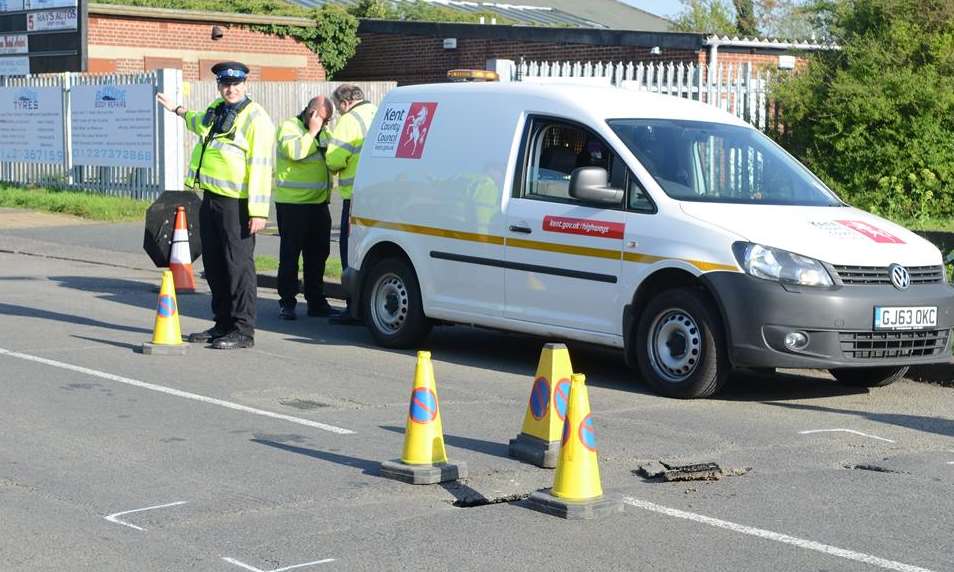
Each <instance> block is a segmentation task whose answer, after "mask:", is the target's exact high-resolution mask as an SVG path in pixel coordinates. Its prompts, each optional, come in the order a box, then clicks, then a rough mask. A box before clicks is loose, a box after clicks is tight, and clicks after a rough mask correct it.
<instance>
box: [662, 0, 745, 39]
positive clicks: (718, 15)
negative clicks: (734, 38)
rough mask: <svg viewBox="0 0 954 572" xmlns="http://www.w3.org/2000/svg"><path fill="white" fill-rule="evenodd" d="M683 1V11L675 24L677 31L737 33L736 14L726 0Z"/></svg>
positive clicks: (720, 33) (719, 33)
mask: <svg viewBox="0 0 954 572" xmlns="http://www.w3.org/2000/svg"><path fill="white" fill-rule="evenodd" d="M682 3H683V7H682V12H681V13H680V14H679V15H678V16H677V17H676V24H675V26H674V28H675V29H676V30H677V31H681V32H704V33H706V34H718V35H720V36H725V35H730V36H731V35H733V34H734V33H735V23H734V21H733V18H734V17H735V14H734V13H733V10H732V7H731V6H730V5H728V4H726V3H725V0H683V2H682Z"/></svg>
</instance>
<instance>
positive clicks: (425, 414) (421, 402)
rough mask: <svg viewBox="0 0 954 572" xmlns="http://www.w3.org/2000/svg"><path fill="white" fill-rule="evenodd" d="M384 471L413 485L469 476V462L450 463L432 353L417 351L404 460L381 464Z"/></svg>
mask: <svg viewBox="0 0 954 572" xmlns="http://www.w3.org/2000/svg"><path fill="white" fill-rule="evenodd" d="M381 474H382V475H384V476H385V477H390V478H392V479H397V480H399V481H404V482H406V483H411V484H412V485H432V484H435V483H443V482H447V481H456V480H457V479H462V478H465V477H466V476H467V465H465V464H464V463H458V464H456V465H452V464H450V463H448V462H447V452H446V451H445V450H444V428H443V425H442V424H441V412H440V409H439V406H438V401H437V386H436V384H435V383H434V367H433V366H432V365H431V352H417V367H416V368H415V369H414V385H413V387H412V388H411V403H410V407H408V413H407V424H406V426H405V430H404V450H403V452H402V453H401V459H400V460H397V461H385V462H384V463H381Z"/></svg>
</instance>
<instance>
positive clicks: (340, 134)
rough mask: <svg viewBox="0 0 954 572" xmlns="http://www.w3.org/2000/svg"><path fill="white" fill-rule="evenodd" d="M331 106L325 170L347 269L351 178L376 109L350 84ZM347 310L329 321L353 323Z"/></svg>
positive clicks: (340, 90) (339, 91) (337, 92)
mask: <svg viewBox="0 0 954 572" xmlns="http://www.w3.org/2000/svg"><path fill="white" fill-rule="evenodd" d="M332 98H333V99H334V100H335V106H337V108H338V113H339V114H340V116H339V118H338V123H337V125H335V129H334V131H333V132H332V133H331V138H330V139H329V140H328V152H327V153H326V155H325V157H326V160H327V163H328V170H329V171H331V172H333V173H337V174H338V192H340V193H341V198H342V208H341V225H340V229H341V232H340V235H339V238H338V248H339V251H340V253H341V267H342V268H347V266H348V235H349V234H350V230H351V223H350V220H349V219H350V218H351V192H352V190H353V189H354V176H355V173H357V172H358V159H359V158H360V153H361V147H362V145H364V138H365V136H366V135H367V134H368V128H369V127H370V126H371V120H372V119H374V114H375V113H376V112H377V110H378V108H377V106H375V105H374V104H373V103H371V102H370V101H367V100H365V99H364V92H363V91H361V88H360V87H358V86H356V85H352V84H342V85H340V86H338V88H337V89H335V91H334V93H333V94H332ZM348 302H349V311H346V312H344V313H342V314H340V315H338V316H334V317H332V318H331V322H332V323H336V324H357V323H359V322H358V320H355V319H354V318H353V317H352V316H351V312H350V300H349V301H348Z"/></svg>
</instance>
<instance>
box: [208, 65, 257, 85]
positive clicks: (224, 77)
mask: <svg viewBox="0 0 954 572" xmlns="http://www.w3.org/2000/svg"><path fill="white" fill-rule="evenodd" d="M212 73H214V74H215V79H216V81H218V82H219V83H224V84H231V83H242V82H243V81H245V80H246V78H247V77H248V66H247V65H245V64H243V63H240V62H219V63H217V64H215V65H214V66H212Z"/></svg>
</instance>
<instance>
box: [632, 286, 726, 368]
mask: <svg viewBox="0 0 954 572" xmlns="http://www.w3.org/2000/svg"><path fill="white" fill-rule="evenodd" d="M676 288H693V289H695V290H698V291H699V292H700V293H701V294H703V295H704V296H705V297H706V298H708V301H709V303H711V304H712V305H713V307H714V308H716V309H717V310H718V314H719V318H720V321H721V325H722V335H723V339H724V340H725V343H726V346H727V347H732V344H731V340H732V333H731V332H730V331H729V326H728V324H729V322H728V320H727V319H726V315H725V307H724V306H723V305H722V300H721V299H720V298H719V296H718V294H717V293H716V292H715V291H714V290H713V288H712V286H711V285H710V284H709V283H708V281H707V280H705V278H701V277H698V276H694V275H692V274H691V273H689V272H686V271H685V270H681V269H679V268H664V269H662V270H657V271H656V272H654V273H653V274H651V275H649V276H647V277H646V278H645V279H644V280H643V281H642V282H641V283H640V285H639V287H638V288H637V289H636V291H635V292H634V293H633V297H632V300H631V301H630V304H629V305H628V306H627V307H626V310H625V311H624V315H623V346H624V351H623V354H624V357H625V360H626V365H627V366H629V367H630V368H633V369H637V368H638V364H637V362H636V353H635V351H634V343H635V339H636V325H637V324H638V323H639V317H640V316H641V315H642V313H643V310H645V308H646V305H647V304H649V301H650V300H652V299H653V298H655V297H656V296H658V295H659V294H661V293H662V292H665V291H666V290H673V289H676ZM729 359H730V362H731V352H730V354H729Z"/></svg>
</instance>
